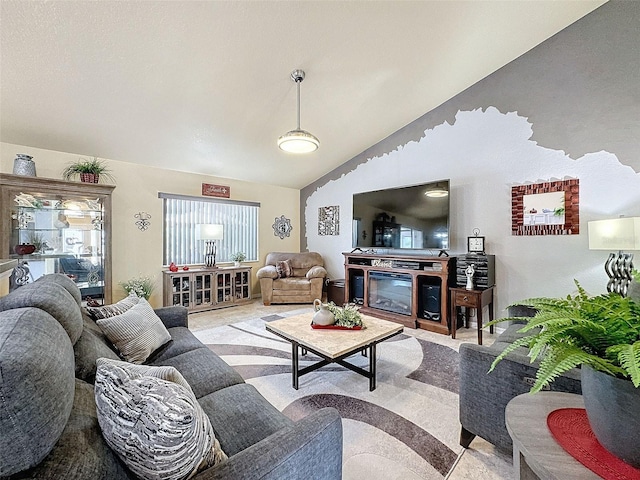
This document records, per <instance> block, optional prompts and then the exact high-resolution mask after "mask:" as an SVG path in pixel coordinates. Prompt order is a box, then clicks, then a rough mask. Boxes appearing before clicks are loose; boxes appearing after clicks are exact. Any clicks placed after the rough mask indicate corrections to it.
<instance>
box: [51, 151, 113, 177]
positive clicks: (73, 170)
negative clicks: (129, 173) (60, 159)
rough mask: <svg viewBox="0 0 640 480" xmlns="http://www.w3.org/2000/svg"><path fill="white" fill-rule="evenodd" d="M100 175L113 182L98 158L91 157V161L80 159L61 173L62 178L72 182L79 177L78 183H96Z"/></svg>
mask: <svg viewBox="0 0 640 480" xmlns="http://www.w3.org/2000/svg"><path fill="white" fill-rule="evenodd" d="M100 175H102V177H103V178H106V179H108V180H111V181H113V180H114V178H113V176H112V175H111V173H109V169H108V168H107V165H106V164H105V163H104V162H103V161H101V160H99V159H98V157H93V159H92V160H87V159H85V158H81V159H80V160H78V161H77V162H73V163H71V164H69V165H68V166H67V167H66V168H65V169H64V170H63V171H62V178H64V179H65V180H73V179H74V178H76V177H77V176H79V177H80V181H81V182H84V183H98V181H99V180H100Z"/></svg>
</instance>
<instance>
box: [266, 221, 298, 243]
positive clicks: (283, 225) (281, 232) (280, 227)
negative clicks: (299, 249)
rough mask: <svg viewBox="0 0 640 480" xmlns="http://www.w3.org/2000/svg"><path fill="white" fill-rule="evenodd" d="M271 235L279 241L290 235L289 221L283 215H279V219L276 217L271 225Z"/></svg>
mask: <svg viewBox="0 0 640 480" xmlns="http://www.w3.org/2000/svg"><path fill="white" fill-rule="evenodd" d="M271 226H272V227H273V234H274V235H275V236H276V237H280V240H282V239H284V237H288V236H289V234H290V233H291V230H292V229H293V227H292V226H291V220H289V219H288V218H286V217H285V216H284V215H280V218H278V217H276V218H275V222H274V224H273V225H271Z"/></svg>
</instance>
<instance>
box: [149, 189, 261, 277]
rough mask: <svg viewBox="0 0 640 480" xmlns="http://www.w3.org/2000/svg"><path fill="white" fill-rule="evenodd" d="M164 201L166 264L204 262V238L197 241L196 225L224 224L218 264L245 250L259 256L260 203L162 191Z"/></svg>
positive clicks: (250, 255)
mask: <svg viewBox="0 0 640 480" xmlns="http://www.w3.org/2000/svg"><path fill="white" fill-rule="evenodd" d="M158 197H159V198H162V202H163V264H164V265H165V266H166V265H169V264H170V263H171V262H174V263H175V264H176V265H191V264H198V263H204V253H205V252H204V248H205V245H204V243H205V242H204V241H203V240H196V225H198V224H202V223H209V224H221V225H224V238H223V239H222V240H216V241H215V244H216V247H217V255H216V263H219V262H228V261H230V260H229V256H230V255H231V254H233V253H236V252H244V254H245V255H246V256H247V260H248V261H256V260H257V259H258V211H259V209H260V204H259V203H253V202H239V201H233V200H221V199H209V198H202V197H190V196H185V195H174V194H169V193H159V194H158Z"/></svg>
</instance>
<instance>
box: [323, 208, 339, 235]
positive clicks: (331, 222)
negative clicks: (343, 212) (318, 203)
mask: <svg viewBox="0 0 640 480" xmlns="http://www.w3.org/2000/svg"><path fill="white" fill-rule="evenodd" d="M318 235H320V236H324V235H340V206H338V205H335V206H332V207H320V208H319V209H318Z"/></svg>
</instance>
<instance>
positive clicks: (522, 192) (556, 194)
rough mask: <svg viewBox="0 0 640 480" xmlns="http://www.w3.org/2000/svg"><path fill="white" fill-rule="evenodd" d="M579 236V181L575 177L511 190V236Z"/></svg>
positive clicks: (518, 186)
mask: <svg viewBox="0 0 640 480" xmlns="http://www.w3.org/2000/svg"><path fill="white" fill-rule="evenodd" d="M579 233H580V181H579V180H578V179H577V178H571V179H567V180H550V181H548V182H542V183H533V184H527V185H516V186H514V187H511V234H512V235H577V234H579Z"/></svg>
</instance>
